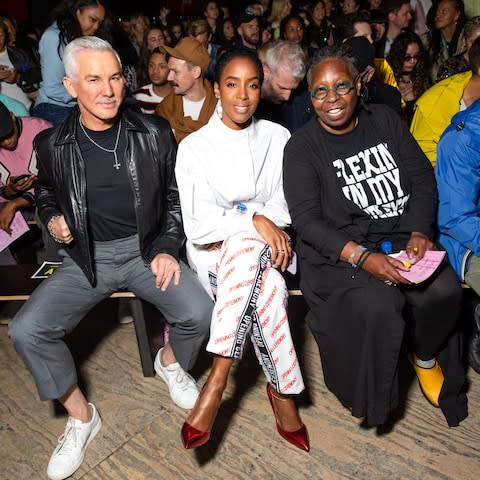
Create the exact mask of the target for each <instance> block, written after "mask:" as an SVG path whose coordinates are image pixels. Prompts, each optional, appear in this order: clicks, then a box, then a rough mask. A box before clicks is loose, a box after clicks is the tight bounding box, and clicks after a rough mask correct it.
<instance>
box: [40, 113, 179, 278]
mask: <svg viewBox="0 0 480 480" xmlns="http://www.w3.org/2000/svg"><path fill="white" fill-rule="evenodd" d="M121 115H122V120H123V122H124V123H125V126H126V130H127V153H126V158H127V171H128V175H129V178H130V181H131V184H132V188H133V191H134V196H135V211H136V216H137V228H138V235H139V241H140V251H141V255H142V258H143V260H144V262H145V264H146V265H149V264H150V263H151V261H152V260H153V258H154V257H155V256H156V255H157V254H159V253H168V254H169V255H172V256H173V257H175V258H177V259H178V254H179V248H180V246H181V244H182V242H183V240H184V233H183V228H182V223H181V222H182V220H181V212H180V200H179V196H178V189H177V183H176V180H175V172H174V169H175V158H176V153H177V144H176V142H175V139H174V137H173V135H172V131H171V129H170V126H169V125H168V123H167V122H166V121H165V120H164V119H162V118H160V117H158V116H157V115H143V114H140V113H137V112H134V111H132V110H129V109H124V110H123V111H122V112H121ZM77 128H79V111H78V109H77V108H74V109H73V112H72V113H71V114H70V116H69V117H68V119H67V120H66V121H65V122H64V123H62V124H61V125H59V126H57V127H54V128H50V129H48V130H44V131H43V132H41V133H40V134H39V135H37V136H36V137H35V140H34V143H33V145H34V150H35V153H36V155H37V162H38V178H37V182H36V186H35V196H36V202H37V207H38V212H39V215H40V218H41V220H42V222H43V223H44V225H47V224H48V221H49V220H50V219H51V218H52V217H53V216H54V215H64V216H65V221H66V222H67V225H68V227H69V229H70V231H71V233H72V235H73V239H74V240H73V242H72V243H71V244H69V245H65V248H66V250H67V251H68V253H69V255H70V256H71V257H72V259H73V260H74V261H75V262H76V263H77V264H78V266H79V267H80V268H81V269H82V270H83V272H84V273H85V275H86V277H87V278H88V280H89V282H90V283H91V284H92V285H95V275H94V268H93V258H92V243H91V240H90V238H89V232H88V226H87V202H86V182H85V163H84V160H83V158H82V154H81V152H80V148H79V146H78V143H77V141H76V137H77Z"/></svg>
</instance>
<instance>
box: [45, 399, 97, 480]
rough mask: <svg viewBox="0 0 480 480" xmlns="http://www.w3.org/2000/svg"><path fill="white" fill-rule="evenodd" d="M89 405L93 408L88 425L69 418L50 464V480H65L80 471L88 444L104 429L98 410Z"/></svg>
mask: <svg viewBox="0 0 480 480" xmlns="http://www.w3.org/2000/svg"><path fill="white" fill-rule="evenodd" d="M89 405H90V407H91V408H92V419H91V420H90V421H89V422H88V423H83V422H82V421H81V420H77V419H76V418H72V417H68V420H67V426H66V427H65V431H64V432H63V435H62V436H61V437H60V438H59V439H58V445H57V447H56V448H55V450H54V451H53V453H52V456H51V457H50V461H49V462H48V467H47V475H48V478H49V479H50V480H63V479H64V478H67V477H69V476H70V475H72V474H73V473H74V472H75V471H76V470H78V468H79V467H80V465H81V464H82V462H83V459H84V457H85V450H86V449H87V446H88V444H89V443H90V441H91V440H92V439H93V438H94V437H95V435H96V434H97V433H98V432H99V430H100V428H101V427H102V420H101V419H100V415H99V414H98V412H97V409H96V408H95V406H94V405H93V404H91V403H89Z"/></svg>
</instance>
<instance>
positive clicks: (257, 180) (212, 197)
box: [176, 50, 309, 451]
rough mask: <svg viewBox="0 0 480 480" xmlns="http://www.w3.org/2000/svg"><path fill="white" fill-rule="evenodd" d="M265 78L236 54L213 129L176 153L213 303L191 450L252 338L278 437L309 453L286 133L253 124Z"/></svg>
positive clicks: (193, 253)
mask: <svg viewBox="0 0 480 480" xmlns="http://www.w3.org/2000/svg"><path fill="white" fill-rule="evenodd" d="M262 81H263V69H262V65H261V64H260V62H259V60H258V58H257V57H256V55H255V54H254V53H253V54H252V53H251V52H249V51H247V50H233V51H232V52H229V53H226V54H224V56H223V57H221V59H220V60H219V62H218V64H217V68H216V72H215V85H214V91H215V95H216V96H217V98H219V107H218V109H217V111H216V112H215V113H214V114H213V116H212V118H211V119H210V121H209V123H208V124H207V125H205V126H204V127H203V128H201V129H200V130H198V131H197V132H194V133H192V134H190V135H189V136H188V137H187V138H186V139H185V140H183V142H182V143H181V144H180V145H179V150H178V155H177V166H176V176H177V182H178V188H179V193H180V201H181V205H182V215H183V221H184V228H185V233H186V235H187V255H188V259H189V262H190V265H191V267H192V268H193V269H194V270H195V271H196V272H197V274H198V276H199V278H200V280H201V282H202V284H203V285H204V287H205V288H206V290H207V291H208V292H209V293H210V294H211V295H212V297H213V298H215V300H216V303H215V309H214V312H213V315H212V324H211V331H210V340H209V343H208V345H207V350H208V351H209V352H211V353H212V354H214V358H213V365H212V369H211V371H210V374H209V376H208V379H207V382H206V384H205V386H204V388H203V390H202V392H201V393H200V396H199V398H198V400H197V403H196V404H195V406H194V408H193V410H192V411H191V413H190V415H189V416H188V418H187V420H186V422H185V423H184V425H183V428H182V439H183V443H184V446H185V448H194V447H198V446H200V445H203V444H204V443H206V442H207V441H208V439H209V437H210V431H211V429H212V426H213V423H214V420H215V416H216V414H217V411H218V408H219V405H220V402H221V399H222V394H223V391H224V389H225V387H226V384H227V379H228V373H229V371H230V368H231V366H232V364H233V361H234V360H235V359H238V358H241V356H242V352H243V347H244V344H245V341H246V339H247V336H248V335H250V337H251V340H252V342H253V345H254V348H255V351H256V354H257V357H258V359H259V361H260V363H261V365H262V367H263V370H264V373H265V375H266V377H267V379H268V384H267V394H268V398H269V400H270V403H271V405H272V408H273V411H274V414H275V419H276V423H277V430H278V432H279V433H280V435H281V436H282V437H283V438H285V439H286V440H287V441H289V442H290V443H292V444H294V445H295V446H296V447H298V448H300V449H303V450H306V451H308V450H309V442H308V434H307V431H306V428H305V425H303V423H302V421H301V419H300V416H299V414H298V411H297V409H296V406H295V403H294V402H293V399H292V398H291V397H290V395H292V394H298V393H300V392H301V391H302V390H303V389H304V384H303V379H302V374H301V372H300V368H299V365H298V359H297V356H296V353H295V348H294V346H293V342H292V338H291V335H290V329H289V325H288V317H287V312H286V305H287V300H288V291H287V288H286V286H285V281H284V279H283V277H282V274H281V271H285V270H286V268H287V267H288V265H289V263H290V261H291V255H292V249H291V246H290V242H289V237H288V235H287V234H286V233H285V232H284V231H283V230H282V228H283V227H286V226H287V225H289V223H290V216H289V213H288V209H287V205H286V202H285V198H284V195H283V182H282V180H283V177H282V162H283V147H284V146H285V143H286V142H287V140H288V138H289V133H288V131H287V130H286V129H285V128H283V127H281V126H280V125H277V124H275V123H272V122H269V121H266V120H255V119H254V118H253V113H254V112H255V109H256V107H257V105H258V102H259V100H260V90H261V83H262Z"/></svg>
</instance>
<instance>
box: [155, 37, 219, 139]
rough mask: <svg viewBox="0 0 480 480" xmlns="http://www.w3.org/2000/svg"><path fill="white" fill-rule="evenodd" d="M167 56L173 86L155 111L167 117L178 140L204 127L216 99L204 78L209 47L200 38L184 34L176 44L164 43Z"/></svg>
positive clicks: (169, 78)
mask: <svg viewBox="0 0 480 480" xmlns="http://www.w3.org/2000/svg"><path fill="white" fill-rule="evenodd" d="M161 49H162V50H163V51H164V52H165V53H166V54H167V59H168V69H169V74H168V77H167V78H168V80H169V82H170V83H171V85H172V87H173V92H171V93H170V94H169V95H168V96H167V97H165V99H164V100H163V102H162V103H160V104H159V105H158V106H157V107H156V109H155V113H156V114H157V115H160V116H161V117H163V118H165V119H166V120H168V122H169V123H170V126H171V127H172V130H173V133H174V134H175V138H176V140H177V143H180V142H181V141H182V140H183V139H184V138H185V137H186V136H187V135H188V134H190V133H192V132H194V131H196V130H198V129H199V128H200V127H203V125H205V124H206V123H207V122H208V120H209V119H210V117H211V115H212V113H213V112H214V110H215V106H216V104H217V99H216V98H215V95H214V93H213V89H212V86H211V84H210V82H209V81H208V80H206V79H205V78H204V75H205V72H206V70H207V68H208V65H209V64H210V56H209V55H208V51H207V49H206V48H205V47H204V46H203V45H202V44H201V43H200V42H198V41H197V40H195V39H194V38H190V37H185V38H183V39H182V40H180V42H179V43H178V44H177V46H176V47H175V48H171V47H162V48H161Z"/></svg>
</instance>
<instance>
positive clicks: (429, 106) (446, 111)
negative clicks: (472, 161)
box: [410, 71, 472, 167]
mask: <svg viewBox="0 0 480 480" xmlns="http://www.w3.org/2000/svg"><path fill="white" fill-rule="evenodd" d="M471 77H472V72H471V71H468V72H464V73H458V74H457V75H452V76H451V77H448V78H446V79H445V80H442V81H441V82H438V83H437V84H435V85H433V87H430V88H429V89H428V90H427V91H426V92H425V93H424V94H423V95H422V96H421V97H420V98H419V99H418V100H417V102H416V104H415V113H414V115H413V120H412V123H411V125H410V131H411V132H412V135H413V136H414V137H415V140H416V141H417V143H418V144H419V145H420V148H421V149H422V150H423V153H425V155H426V156H427V157H428V159H429V160H430V162H431V164H432V165H433V166H434V167H435V164H436V163H437V143H438V140H439V139H440V136H441V135H442V133H443V131H444V130H445V129H446V128H447V127H448V125H449V124H450V120H451V119H452V117H453V116H454V115H455V114H456V113H457V112H459V111H460V102H461V100H462V97H463V91H464V90H465V87H466V86H467V83H468V82H469V81H470V78H471Z"/></svg>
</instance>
